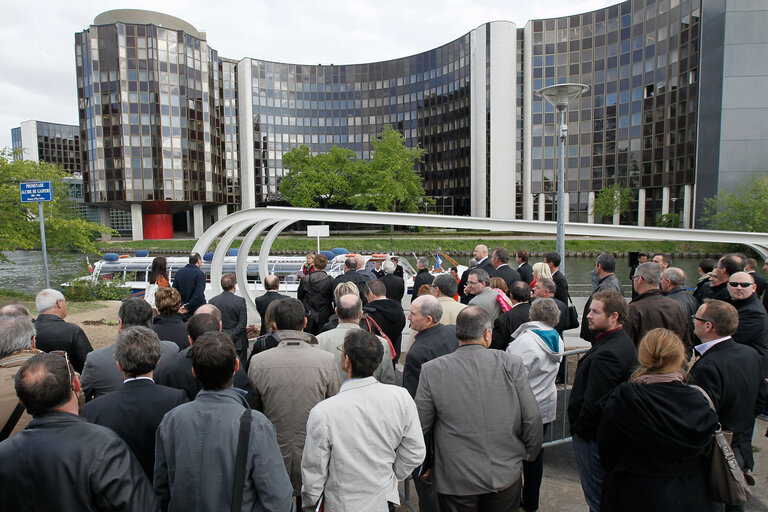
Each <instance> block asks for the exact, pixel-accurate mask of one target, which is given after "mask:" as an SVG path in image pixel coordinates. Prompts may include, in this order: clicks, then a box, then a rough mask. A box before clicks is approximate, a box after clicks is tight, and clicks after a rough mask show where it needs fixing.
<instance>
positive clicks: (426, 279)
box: [411, 268, 435, 301]
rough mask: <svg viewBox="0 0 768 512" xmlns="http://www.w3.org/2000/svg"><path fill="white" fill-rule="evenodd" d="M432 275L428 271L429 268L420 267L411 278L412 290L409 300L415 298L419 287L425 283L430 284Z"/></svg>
mask: <svg viewBox="0 0 768 512" xmlns="http://www.w3.org/2000/svg"><path fill="white" fill-rule="evenodd" d="M434 279H435V278H434V276H433V275H432V274H430V273H429V270H427V269H426V268H422V269H421V270H419V272H418V273H417V274H416V276H415V277H414V278H413V290H412V291H411V301H413V299H415V298H416V297H417V296H418V294H419V288H421V287H422V286H423V285H425V284H432V281H433V280H434Z"/></svg>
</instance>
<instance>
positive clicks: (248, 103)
mask: <svg viewBox="0 0 768 512" xmlns="http://www.w3.org/2000/svg"><path fill="white" fill-rule="evenodd" d="M252 75H253V73H252V71H251V59H243V60H241V61H240V62H238V63H237V78H238V86H237V91H238V94H239V98H240V101H239V103H238V108H237V120H238V124H239V128H238V130H237V131H238V134H237V135H238V138H239V140H240V201H241V203H240V204H241V205H242V209H243V210H247V209H249V208H255V207H256V167H255V166H254V163H253V159H254V154H253V123H254V118H253V91H254V90H255V89H254V87H253V76H252ZM257 122H258V121H257Z"/></svg>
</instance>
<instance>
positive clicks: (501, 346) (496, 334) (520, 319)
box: [488, 302, 531, 350]
mask: <svg viewBox="0 0 768 512" xmlns="http://www.w3.org/2000/svg"><path fill="white" fill-rule="evenodd" d="M530 310H531V303H530V302H520V303H518V304H517V305H515V307H513V308H512V309H510V310H509V311H507V312H506V313H502V314H500V315H499V316H498V318H496V320H495V321H494V322H493V337H492V341H491V346H490V347H488V348H495V349H498V350H507V346H508V345H509V343H510V341H512V338H511V336H512V333H513V332H515V331H516V330H517V328H518V327H520V326H521V325H523V324H524V323H525V322H527V321H528V316H529V312H530Z"/></svg>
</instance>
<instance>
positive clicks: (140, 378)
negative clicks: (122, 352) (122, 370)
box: [123, 377, 155, 384]
mask: <svg viewBox="0 0 768 512" xmlns="http://www.w3.org/2000/svg"><path fill="white" fill-rule="evenodd" d="M142 379H145V380H151V381H152V382H155V381H154V379H152V378H151V377H130V378H127V379H125V380H124V381H123V384H125V383H126V382H130V381H132V380H142Z"/></svg>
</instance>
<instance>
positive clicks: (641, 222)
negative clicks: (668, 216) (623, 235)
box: [637, 188, 645, 227]
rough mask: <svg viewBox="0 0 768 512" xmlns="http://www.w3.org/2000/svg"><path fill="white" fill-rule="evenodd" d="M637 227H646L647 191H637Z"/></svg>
mask: <svg viewBox="0 0 768 512" xmlns="http://www.w3.org/2000/svg"><path fill="white" fill-rule="evenodd" d="M637 225H638V226H641V227H642V226H645V189H644V188H641V189H640V190H638V191H637Z"/></svg>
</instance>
